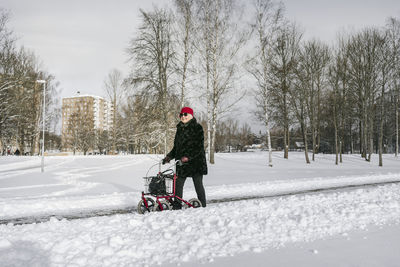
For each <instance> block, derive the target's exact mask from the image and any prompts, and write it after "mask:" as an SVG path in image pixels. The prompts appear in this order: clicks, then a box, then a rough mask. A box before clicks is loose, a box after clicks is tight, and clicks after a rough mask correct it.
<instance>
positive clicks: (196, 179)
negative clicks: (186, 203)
mask: <svg viewBox="0 0 400 267" xmlns="http://www.w3.org/2000/svg"><path fill="white" fill-rule="evenodd" d="M186 178H187V177H178V179H176V184H175V194H176V195H177V196H178V197H180V198H182V195H183V186H184V185H185V181H186ZM192 179H193V184H194V188H195V189H196V193H197V198H198V199H199V200H200V202H201V205H202V206H203V207H205V206H206V192H205V190H204V186H203V175H202V174H196V175H193V177H192ZM175 205H176V208H178V209H180V208H182V203H181V201H176V202H175Z"/></svg>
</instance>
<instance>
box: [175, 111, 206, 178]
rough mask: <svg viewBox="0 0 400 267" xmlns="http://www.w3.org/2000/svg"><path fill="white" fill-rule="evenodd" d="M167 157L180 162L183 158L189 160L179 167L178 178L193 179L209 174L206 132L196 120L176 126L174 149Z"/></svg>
mask: <svg viewBox="0 0 400 267" xmlns="http://www.w3.org/2000/svg"><path fill="white" fill-rule="evenodd" d="M167 156H168V157H169V158H170V159H176V160H180V159H181V158H182V157H187V158H188V159H189V161H188V162H187V163H185V164H183V165H182V166H177V173H178V177H179V176H180V177H193V175H195V174H203V175H204V174H207V161H206V153H205V151H204V131H203V127H202V126H201V125H200V124H199V123H197V121H196V119H195V118H193V119H191V120H190V121H189V122H187V123H186V124H184V123H183V122H179V123H178V124H177V125H176V134H175V139H174V147H173V148H172V150H171V152H169V153H168V154H167Z"/></svg>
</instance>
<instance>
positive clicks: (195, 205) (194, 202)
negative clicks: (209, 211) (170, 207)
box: [188, 198, 202, 208]
mask: <svg viewBox="0 0 400 267" xmlns="http://www.w3.org/2000/svg"><path fill="white" fill-rule="evenodd" d="M188 202H189V203H190V205H192V206H193V208H200V207H202V205H201V202H200V200H198V199H197V198H191V199H189V201H188Z"/></svg>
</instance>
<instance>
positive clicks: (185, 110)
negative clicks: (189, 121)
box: [181, 107, 193, 116]
mask: <svg viewBox="0 0 400 267" xmlns="http://www.w3.org/2000/svg"><path fill="white" fill-rule="evenodd" d="M182 113H188V114H191V115H192V116H193V109H191V108H189V107H183V108H182V109H181V114H182Z"/></svg>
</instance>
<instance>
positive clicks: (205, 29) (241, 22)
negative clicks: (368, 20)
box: [107, 0, 400, 166]
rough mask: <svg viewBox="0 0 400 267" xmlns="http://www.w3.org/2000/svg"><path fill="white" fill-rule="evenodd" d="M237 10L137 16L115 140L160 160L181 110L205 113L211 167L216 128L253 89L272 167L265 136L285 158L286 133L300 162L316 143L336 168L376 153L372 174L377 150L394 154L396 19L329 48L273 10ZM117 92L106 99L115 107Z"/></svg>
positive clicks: (224, 3) (182, 4) (218, 1)
mask: <svg viewBox="0 0 400 267" xmlns="http://www.w3.org/2000/svg"><path fill="white" fill-rule="evenodd" d="M239 4H240V3H239V2H238V1H234V0H215V1H211V0H199V1H193V0H175V1H174V9H173V10H172V11H171V10H167V9H159V8H154V9H153V10H152V11H143V10H141V17H142V25H141V26H140V28H138V29H137V32H136V33H135V37H134V38H133V39H132V40H131V43H130V45H129V48H128V49H127V52H128V54H129V61H130V63H131V72H130V73H129V77H127V78H122V77H121V78H120V81H121V82H120V83H119V84H120V85H121V87H122V88H130V89H128V95H129V97H124V100H118V101H120V104H118V103H117V102H115V104H116V106H119V107H120V112H119V113H118V116H121V117H120V123H121V124H120V125H119V127H117V128H116V130H115V131H117V129H118V128H120V129H119V130H118V131H119V132H125V136H124V137H123V138H122V139H123V140H124V142H126V145H128V144H130V145H133V146H134V147H140V145H138V144H139V143H141V144H145V143H147V146H151V147H153V148H154V149H155V150H156V151H161V152H165V151H167V150H168V148H170V146H171V140H172V139H173V133H174V125H175V123H176V122H177V112H178V111H179V107H182V106H184V105H193V106H194V107H195V110H196V109H197V110H202V111H203V112H202V116H201V117H202V119H203V121H204V128H205V129H206V132H207V136H206V140H207V147H208V151H209V160H210V162H211V163H214V152H215V151H216V142H218V138H217V134H219V133H218V129H217V127H218V125H221V122H222V118H223V117H224V115H225V114H227V113H228V112H230V111H232V107H233V106H234V105H235V104H236V103H237V102H238V101H239V100H240V99H242V97H243V95H244V94H245V93H246V92H249V91H251V90H252V91H253V92H254V95H255V98H254V100H253V101H254V102H253V103H252V105H253V106H254V103H256V105H257V110H255V113H256V116H257V117H258V119H259V120H260V121H261V122H263V123H264V125H265V130H266V133H267V134H266V143H267V145H268V147H269V151H270V156H269V165H270V166H272V157H271V152H272V142H271V134H270V132H271V131H272V130H273V131H275V132H280V133H282V140H283V144H282V146H283V150H284V156H285V158H288V152H289V149H290V144H291V143H292V142H291V140H290V133H291V132H293V130H294V129H299V132H300V133H301V136H302V142H303V143H304V147H305V159H306V162H307V163H310V159H309V152H310V151H309V147H310V148H311V152H312V160H314V159H315V154H317V153H318V152H319V151H320V144H321V139H322V140H324V142H325V143H327V142H328V143H332V144H334V149H333V150H334V151H335V152H336V154H337V160H336V163H338V162H339V161H340V162H341V160H342V157H341V155H342V153H344V152H352V153H354V152H355V151H358V152H359V153H360V154H361V155H362V156H363V157H364V158H365V159H366V160H368V161H369V160H370V159H371V154H372V153H373V151H374V148H375V150H377V152H378V153H379V155H380V165H382V152H383V151H384V147H386V149H387V148H388V146H389V147H394V148H395V153H396V155H397V154H398V121H399V118H398V108H399V107H398V98H399V82H400V76H399V73H400V67H399V60H398V59H399V55H400V50H399V44H400V30H399V29H400V22H399V20H397V19H395V18H390V19H389V20H388V22H387V25H386V27H384V28H377V27H375V28H374V27H370V28H365V29H362V30H360V31H358V32H351V33H342V34H341V35H340V37H338V39H337V41H336V42H335V43H334V44H332V45H330V46H329V45H327V44H325V43H323V42H321V41H318V40H316V39H312V40H304V39H303V32H302V30H301V29H300V28H299V27H298V26H297V25H296V24H295V23H293V22H290V21H288V20H287V19H285V16H284V7H283V6H282V5H281V4H277V3H275V2H273V1H270V0H254V1H252V4H251V5H250V4H247V5H244V6H240V5H239ZM244 12H245V13H246V14H247V16H246V20H245V19H244V18H243V16H242V15H243V14H244ZM114 74H115V73H114ZM112 76H115V75H112ZM108 81H110V82H108V86H107V88H108V89H110V88H111V89H112V88H114V89H115V88H116V86H112V85H111V84H112V83H111V81H112V78H111V77H109V79H108ZM117 87H118V86H117ZM115 91H116V90H109V92H110V94H109V95H110V96H111V99H113V101H117V99H118V96H117V95H118V94H116V93H115ZM122 91H124V90H120V91H119V92H122ZM125 92H126V91H125ZM120 95H122V94H120ZM253 111H254V110H249V112H253ZM126 127H128V128H129V127H131V128H130V129H129V130H126ZM219 132H220V133H221V132H222V131H219ZM116 136H117V134H116V133H113V137H115V138H114V140H117V138H116ZM139 140H140V141H139ZM114 142H116V141H114ZM219 145H220V144H219ZM162 146H163V147H162ZM114 147H115V145H114Z"/></svg>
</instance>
